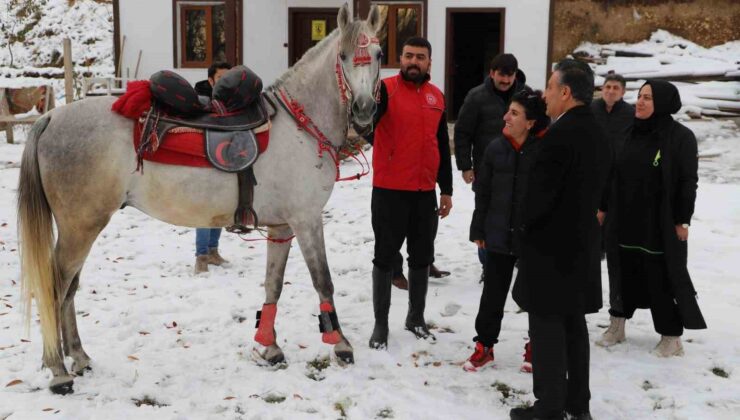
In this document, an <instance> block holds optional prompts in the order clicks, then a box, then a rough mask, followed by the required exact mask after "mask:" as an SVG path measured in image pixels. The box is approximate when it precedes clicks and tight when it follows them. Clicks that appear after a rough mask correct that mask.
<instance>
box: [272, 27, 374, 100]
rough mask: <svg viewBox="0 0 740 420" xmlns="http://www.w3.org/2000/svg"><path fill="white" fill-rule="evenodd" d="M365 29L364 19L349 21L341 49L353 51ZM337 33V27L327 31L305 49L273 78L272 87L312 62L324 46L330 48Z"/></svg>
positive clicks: (278, 85) (283, 81) (338, 32)
mask: <svg viewBox="0 0 740 420" xmlns="http://www.w3.org/2000/svg"><path fill="white" fill-rule="evenodd" d="M366 29H367V25H366V24H365V21H362V20H357V21H354V22H350V23H349V24H348V25H347V30H346V33H345V34H344V36H343V37H342V39H341V41H340V45H341V48H342V51H353V50H354V48H355V45H356V44H357V39H358V38H359V37H360V34H361V33H362V32H363V30H366ZM339 34H340V30H339V28H336V29H334V30H333V31H331V33H329V35H327V36H326V38H324V39H322V40H321V41H320V42H319V43H318V44H316V45H314V46H313V47H311V48H310V49H309V50H308V51H306V53H305V54H303V57H301V59H300V60H298V62H296V63H295V64H294V65H293V66H292V67H291V68H289V69H288V71H286V72H285V73H283V75H282V76H280V77H279V78H278V79H277V80H275V83H273V84H272V87H276V88H277V87H280V86H282V85H283V83H285V82H286V81H287V80H288V79H290V78H291V77H292V76H293V75H294V74H295V73H297V72H299V71H301V69H302V68H303V67H305V66H306V64H307V63H310V62H312V61H313V60H314V58H316V56H318V55H319V54H321V53H322V52H323V51H324V50H325V49H326V48H331V47H332V46H334V45H336V40H337V38H338V37H339Z"/></svg>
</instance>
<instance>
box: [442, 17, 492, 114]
mask: <svg viewBox="0 0 740 420" xmlns="http://www.w3.org/2000/svg"><path fill="white" fill-rule="evenodd" d="M504 13H505V11H504V9H454V8H448V9H447V54H446V60H447V64H446V66H445V67H446V74H445V79H446V82H445V95H446V96H447V117H448V119H449V120H450V121H454V120H456V119H457V113H458V112H459V111H460V107H461V106H462V103H463V100H465V95H466V94H467V93H468V91H469V90H470V89H472V88H473V87H475V86H477V85H479V84H481V83H482V82H483V80H484V77H486V75H487V74H488V65H489V63H490V62H491V59H492V58H493V57H495V56H496V54H498V53H500V52H501V51H503V48H504Z"/></svg>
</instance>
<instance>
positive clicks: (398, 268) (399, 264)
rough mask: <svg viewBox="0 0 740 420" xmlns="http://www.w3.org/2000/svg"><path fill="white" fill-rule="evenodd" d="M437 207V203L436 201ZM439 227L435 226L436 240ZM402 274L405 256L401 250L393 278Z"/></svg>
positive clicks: (396, 259)
mask: <svg viewBox="0 0 740 420" xmlns="http://www.w3.org/2000/svg"><path fill="white" fill-rule="evenodd" d="M435 205H436V201H435ZM438 226H439V223H435V224H434V238H435V239H436V238H437V228H438ZM401 274H403V255H402V254H401V251H400V249H399V251H398V253H397V254H396V258H395V260H394V261H393V277H398V276H400V275H401Z"/></svg>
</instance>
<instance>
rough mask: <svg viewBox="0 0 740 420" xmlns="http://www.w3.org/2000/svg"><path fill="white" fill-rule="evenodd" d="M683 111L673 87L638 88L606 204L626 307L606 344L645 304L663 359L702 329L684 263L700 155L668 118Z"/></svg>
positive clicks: (613, 270)
mask: <svg viewBox="0 0 740 420" xmlns="http://www.w3.org/2000/svg"><path fill="white" fill-rule="evenodd" d="M680 108H681V98H680V96H679V93H678V90H677V89H676V87H675V86H673V85H672V84H670V83H668V82H665V81H658V80H648V81H647V82H646V83H645V84H644V85H643V86H642V88H640V92H639V94H638V98H637V105H636V107H635V109H636V111H635V124H634V129H633V132H632V135H631V136H630V137H629V138H628V139H627V142H626V143H625V146H624V148H623V149H622V152H621V153H620V155H619V156H618V158H617V163H616V172H615V176H614V180H613V183H612V191H611V195H610V200H609V203H608V209H607V211H609V212H610V213H611V215H610V217H611V220H613V221H614V222H615V223H613V226H609V232H608V233H607V253H608V256H609V276H610V278H613V277H616V278H618V279H619V284H621V288H622V291H621V292H622V299H623V303H624V310H623V313H622V314H617V315H622V316H613V318H612V325H611V326H610V328H609V329H608V330H607V331H606V332H605V333H604V336H603V337H602V339H601V340H600V341H599V342H598V344H600V345H603V346H608V345H613V344H616V343H619V342H621V341H624V338H625V335H624V324H625V320H626V319H630V318H631V317H632V315H633V314H634V312H635V309H636V308H650V312H651V314H652V317H653V325H654V327H655V331H656V332H657V333H658V334H660V335H661V340H660V342H659V343H658V345H657V346H656V347H655V350H654V351H653V352H654V353H655V354H656V355H658V356H661V357H670V356H680V355H683V346H682V344H681V335H682V334H683V329H684V328H689V329H703V328H706V323H705V322H704V318H703V316H702V314H701V310H700V309H699V305H698V303H697V301H696V290H695V289H694V286H693V284H692V282H691V277H690V276H689V272H688V269H687V268H686V260H687V244H686V241H687V240H688V237H689V224H690V223H691V216H692V215H693V213H694V202H695V201H696V188H697V181H698V175H697V167H698V158H697V145H696V138H695V137H694V133H692V132H691V130H689V129H688V128H686V127H685V126H684V125H682V124H680V123H679V122H676V121H674V120H673V118H672V117H671V114H674V113H676V112H677V111H678V110H679V109H680ZM613 315H614V314H613Z"/></svg>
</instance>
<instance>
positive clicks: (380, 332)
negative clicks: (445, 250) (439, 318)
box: [369, 37, 452, 349]
mask: <svg viewBox="0 0 740 420" xmlns="http://www.w3.org/2000/svg"><path fill="white" fill-rule="evenodd" d="M431 54H432V46H431V45H430V44H429V41H427V40H426V39H424V38H419V37H412V38H409V39H408V40H406V42H405V43H404V46H403V50H402V52H401V57H400V59H401V60H400V61H401V71H400V73H399V74H398V75H396V76H393V77H388V78H386V79H383V81H382V84H381V87H380V103H379V104H378V110H377V112H376V114H375V118H376V122H377V124H376V125H375V131H374V133H373V137H374V139H373V194H372V202H371V204H370V206H371V214H372V224H373V233H374V234H375V257H374V258H373V275H372V276H373V310H374V315H375V326H374V328H373V332H372V335H371V337H370V342H369V345H370V347H371V348H374V349H382V348H386V347H387V344H388V311H389V309H390V305H391V279H392V276H393V271H392V270H393V266H394V263H395V259H396V258H397V255H398V252H399V251H400V249H401V246H402V244H403V242H404V241H406V249H407V251H408V254H409V259H408V263H409V277H408V290H409V309H408V314H407V316H406V323H405V326H406V329H407V330H409V331H411V332H412V333H413V334H414V335H415V336H416V337H417V338H421V339H425V340H429V341H434V340H435V337H434V335H433V334H432V333H431V332H429V329H428V328H427V325H426V322H425V320H424V308H425V305H426V294H427V286H428V282H429V267H430V265H431V264H432V263H433V262H434V235H435V233H436V231H437V223H438V218H439V217H446V216H447V215H448V214H449V212H450V209H451V208H452V164H451V162H450V145H449V137H448V134H447V121H446V118H445V101H444V96H443V95H442V92H441V91H440V90H439V88H437V87H436V86H434V85H433V84H431V83H430V82H429V80H430V77H429V68H430V65H431ZM437 183H439V187H440V190H441V195H440V203H439V206H437V196H436V191H435V184H437Z"/></svg>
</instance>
